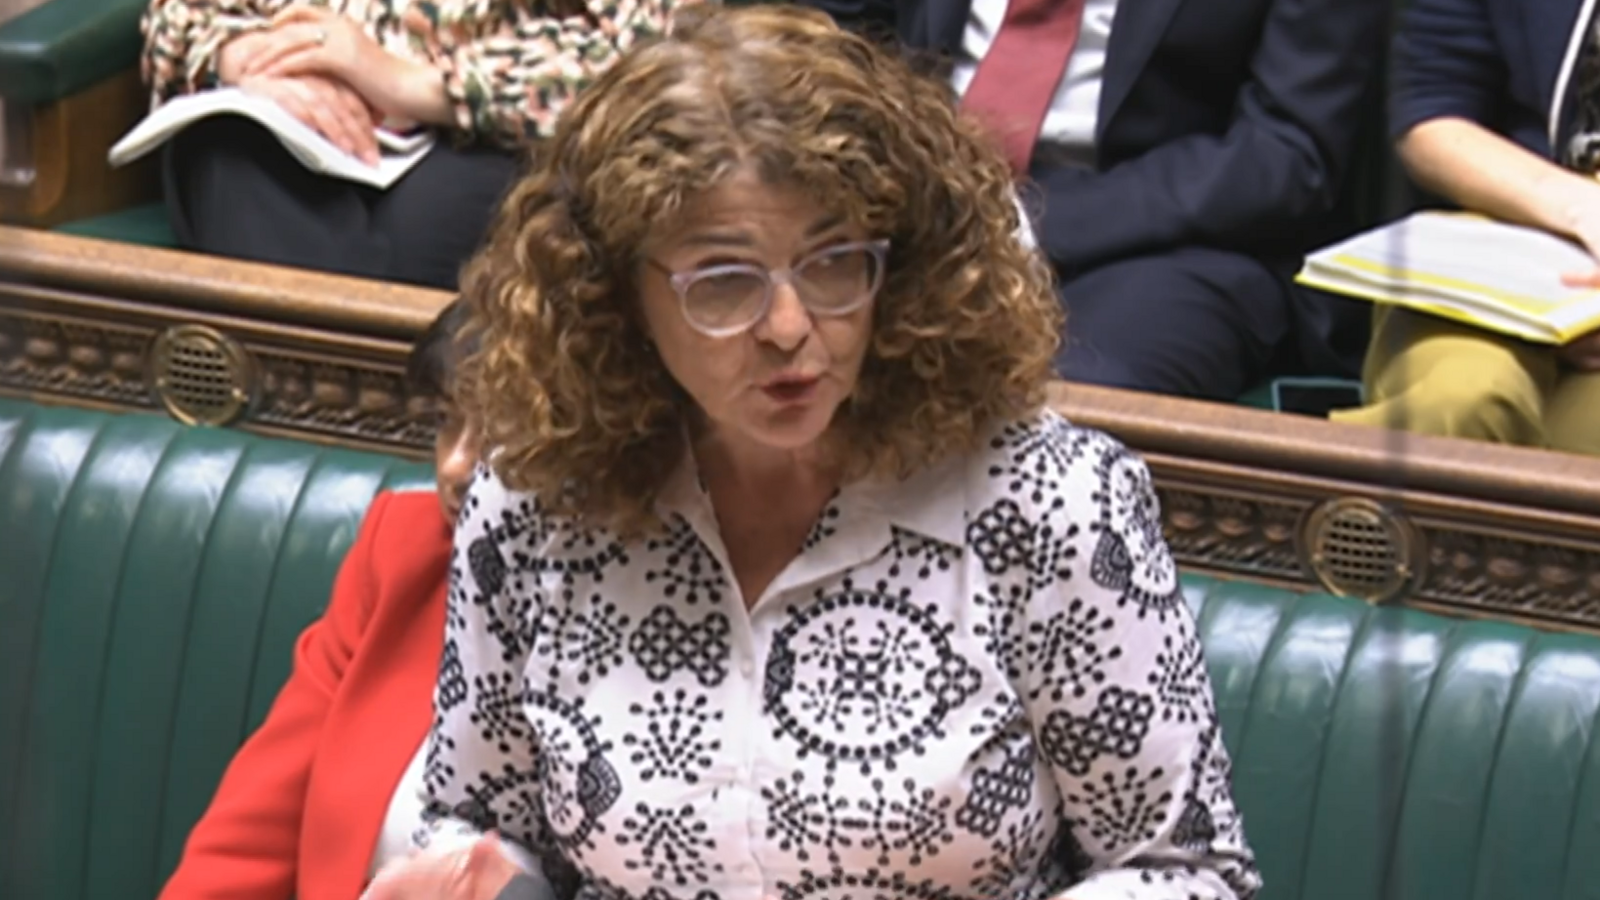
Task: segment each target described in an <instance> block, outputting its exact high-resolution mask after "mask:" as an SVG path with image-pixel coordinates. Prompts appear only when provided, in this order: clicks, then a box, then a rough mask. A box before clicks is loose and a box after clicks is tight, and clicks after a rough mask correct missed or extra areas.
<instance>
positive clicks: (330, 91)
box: [239, 75, 380, 166]
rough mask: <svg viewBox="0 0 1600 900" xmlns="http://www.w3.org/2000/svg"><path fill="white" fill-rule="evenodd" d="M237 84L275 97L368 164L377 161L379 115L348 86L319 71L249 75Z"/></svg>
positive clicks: (291, 111) (285, 107)
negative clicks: (282, 75) (296, 74)
mask: <svg viewBox="0 0 1600 900" xmlns="http://www.w3.org/2000/svg"><path fill="white" fill-rule="evenodd" d="M239 87H240V89H242V90H245V91H248V92H250V93H252V94H257V95H260V96H262V97H269V98H271V99H272V100H274V101H276V102H277V104H278V105H279V106H281V107H283V109H284V111H285V112H287V113H288V114H289V115H291V116H294V117H295V118H296V119H299V120H300V121H302V122H304V123H306V124H307V125H309V126H311V127H312V128H313V129H315V130H316V131H317V133H319V134H321V135H322V136H323V137H325V138H327V139H328V141H329V142H330V143H332V144H333V145H334V146H335V147H338V148H339V149H340V150H343V151H344V152H346V153H348V154H350V155H351V156H354V157H355V158H357V159H359V160H361V161H362V162H364V163H366V164H367V165H369V166H370V165H375V164H376V163H377V162H378V137H377V135H376V134H374V132H373V129H374V128H375V127H376V126H377V124H378V121H379V119H380V116H379V114H378V113H377V111H376V110H374V109H373V108H372V107H371V106H368V105H367V102H366V101H365V100H363V99H362V97H361V95H360V94H359V93H357V92H356V91H355V90H354V89H353V88H351V87H350V86H348V85H346V84H342V83H340V82H338V81H335V80H333V79H331V78H324V77H322V76H318V75H304V76H300V77H293V78H275V77H269V76H262V75H250V76H246V77H245V78H244V79H243V80H242V81H240V82H239Z"/></svg>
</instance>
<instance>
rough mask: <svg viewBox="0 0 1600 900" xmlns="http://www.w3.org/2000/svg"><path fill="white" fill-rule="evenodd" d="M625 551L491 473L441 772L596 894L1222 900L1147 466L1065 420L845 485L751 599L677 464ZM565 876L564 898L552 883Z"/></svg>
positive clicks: (1210, 800) (477, 528)
mask: <svg viewBox="0 0 1600 900" xmlns="http://www.w3.org/2000/svg"><path fill="white" fill-rule="evenodd" d="M658 509H659V510H660V512H661V513H662V516H663V519H664V521H665V522H666V523H667V527H666V528H665V529H664V531H663V532H662V533H660V534H657V535H655V536H654V537H652V538H650V539H648V540H632V541H623V540H620V539H618V538H617V537H615V536H614V535H612V534H610V533H608V532H605V531H598V530H588V529H586V528H583V527H579V526H577V525H575V524H574V523H573V522H572V521H570V520H568V519H565V518H560V517H556V516H554V515H552V514H550V513H548V512H546V511H544V510H543V509H542V508H541V506H540V504H539V502H538V501H537V499H536V498H534V497H532V496H530V495H527V494H522V493H516V492H512V491H510V490H508V489H506V488H505V487H504V486H503V485H502V484H501V483H500V482H499V481H498V480H496V479H495V478H494V477H493V476H492V475H489V474H487V473H486V472H480V474H479V476H478V477H477V479H476V480H475V482H474V484H473V486H472V488H471V490H470V492H469V494H468V496H467V500H466V506H465V511H464V512H463V515H462V520H461V524H460V528H459V530H458V531H457V544H456V554H455V559H454V562H453V566H452V572H451V588H450V608H449V614H448V617H447V625H446V633H445V634H446V640H445V649H444V656H443V662H442V664H441V668H440V682H439V686H438V694H437V702H438V715H437V719H436V725H435V729H434V732H433V735H432V744H431V749H430V751H429V757H428V761H427V772H426V776H425V781H426V784H427V790H428V796H429V801H430V810H431V816H430V817H429V818H430V821H429V822H428V823H427V824H426V825H424V826H423V827H421V828H419V829H418V833H417V835H416V839H417V841H418V843H419V844H420V845H423V846H426V845H427V844H428V842H429V840H430V834H432V833H433V831H434V830H443V831H449V832H459V830H460V829H461V828H462V827H463V825H464V823H470V825H471V826H473V827H476V828H491V827H492V828H496V829H498V830H499V832H500V833H501V834H502V835H505V836H507V837H509V838H511V839H514V840H516V841H518V842H520V843H522V844H523V845H525V846H527V847H530V848H532V849H533V850H534V851H535V852H536V853H538V854H539V856H540V858H541V861H543V862H544V864H545V867H546V871H547V872H549V873H551V874H552V876H553V878H555V869H556V868H558V867H560V868H564V869H566V870H567V875H568V876H569V877H575V878H576V880H577V881H578V882H580V883H581V884H582V888H581V890H580V892H579V895H578V896H579V897H580V898H585V900H622V898H638V900H768V898H779V900H806V898H823V900H957V898H972V900H1005V898H1018V900H1034V898H1045V897H1056V896H1060V895H1063V894H1064V893H1065V894H1066V895H1068V896H1070V897H1071V898H1072V900H1110V898H1118V900H1122V898H1150V900H1156V898H1162V900H1195V898H1205V900H1219V898H1226V900H1234V898H1241V897H1247V896H1249V895H1250V894H1251V893H1252V892H1253V891H1254V889H1255V886H1256V885H1257V884H1258V878H1257V875H1256V872H1255V869H1254V865H1253V861H1252V858H1251V855H1250V852H1249V850H1248V848H1247V847H1246V845H1245V840H1244V834H1243V828H1242V825H1241V822H1240V819H1239V816H1238V814H1237V813H1236V811H1235V808H1234V805H1233V801H1232V798H1231V795H1230V788H1229V776H1228V760H1227V755H1226V751H1225V750H1224V748H1223V744H1222V742H1221V738H1220V735H1219V729H1218V723H1217V716H1216V712H1215V709H1214V707H1213V701H1212V697H1211V691H1210V686H1209V683H1208V681H1207V678H1206V673H1205V668H1204V664H1203V660H1202V657H1201V650H1200V645H1199V642H1198V640H1197V637H1196V630H1195V626H1194V622H1193V620H1192V617H1191V615H1190V613H1189V611H1188V608H1187V606H1186V605H1185V603H1184V601H1183V598H1182V594H1181V591H1180V588H1179V585H1178V580H1177V570H1176V567H1175V565H1174V563H1173V560H1172V557H1171V555H1170V554H1169V552H1168V550H1167V548H1166V545H1165V543H1164V541H1163V538H1162V534H1161V525H1160V521H1161V519H1160V516H1159V514H1158V510H1157V507H1156V500H1155V495H1154V492H1153V490H1152V488H1151V484H1150V478H1149V474H1148V472H1147V470H1146V469H1145V466H1144V464H1143V463H1142V462H1140V461H1139V460H1138V459H1137V458H1136V457H1134V456H1133V455H1131V454H1129V453H1128V452H1127V451H1126V450H1125V449H1124V448H1123V447H1121V446H1120V445H1119V444H1117V443H1116V442H1115V441H1113V440H1111V439H1110V438H1107V437H1105V436H1104V435H1101V434H1098V433H1096V432H1091V431H1086V430H1083V429H1078V428H1074V427H1072V426H1070V425H1068V424H1067V423H1066V422H1064V421H1062V420H1061V419H1060V418H1058V417H1056V416H1055V415H1053V414H1049V413H1045V414H1041V415H1040V416H1039V417H1038V418H1036V419H1034V420H1031V421H1028V422H1024V423H1019V424H1013V425H1010V426H1007V427H1005V428H1002V429H998V430H996V431H995V432H994V433H993V434H992V436H991V438H990V439H988V440H986V441H985V442H984V443H983V444H982V445H981V449H980V450H978V451H977V452H975V453H973V454H971V455H968V456H961V457H957V458H953V459H950V460H948V461H947V462H945V463H944V464H941V465H939V466H936V467H934V468H932V469H929V470H927V471H924V472H922V473H921V474H918V475H916V476H914V477H913V478H911V479H910V480H908V481H906V482H903V483H896V484H887V483H858V484H854V485H851V486H847V487H845V488H844V489H843V490H841V491H840V492H839V494H838V495H837V496H836V497H835V498H834V500H833V501H832V502H830V503H829V505H828V506H827V508H826V510H825V511H824V512H823V514H822V515H821V517H820V518H819V520H818V522H817V525H816V527H815V529H814V530H813V532H812V533H811V535H810V537H809V538H808V539H807V540H806V541H805V543H804V546H803V548H802V549H801V550H800V552H799V555H798V556H797V557H796V558H795V559H794V560H793V561H792V562H791V563H790V565H789V566H788V567H787V568H786V569H784V570H783V572H782V573H780V574H779V575H778V576H777V578H776V579H775V580H774V581H773V582H772V584H771V585H770V586H769V587H768V588H767V589H766V590H765V592H764V593H763V594H762V596H760V597H759V598H754V603H752V604H749V605H748V607H747V604H746V602H745V599H744V598H742V597H741V596H740V594H739V588H738V586H737V584H736V582H735V581H734V579H732V578H731V577H729V575H728V573H729V571H730V567H729V565H728V563H727V553H726V551H725V550H724V545H723V542H722V539H721V536H720V533H719V531H718V528H717V523H716V519H715V514H714V512H713V509H712V506H711V503H710V499H709V497H708V496H707V495H706V494H705V493H704V491H703V490H702V488H701V487H700V484H699V479H698V477H697V476H696V474H695V471H694V467H693V464H692V463H686V464H685V465H684V466H682V467H680V469H679V470H678V472H677V473H676V474H675V475H674V477H673V478H672V480H671V481H670V482H669V484H668V485H667V486H666V488H665V489H664V491H663V493H662V496H661V498H660V500H659V503H658ZM556 880H558V882H559V880H560V879H559V878H556Z"/></svg>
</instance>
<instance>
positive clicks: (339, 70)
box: [246, 6, 449, 123]
mask: <svg viewBox="0 0 1600 900" xmlns="http://www.w3.org/2000/svg"><path fill="white" fill-rule="evenodd" d="M268 33H269V34H271V35H273V36H275V37H274V41H273V43H272V46H271V47H270V48H269V49H267V50H265V51H262V52H259V53H257V54H255V55H254V56H252V58H251V59H250V62H249V64H248V66H247V68H246V74H247V75H248V74H259V75H263V76H268V77H274V78H287V77H297V76H302V75H321V76H324V77H327V78H333V79H336V80H338V81H342V82H344V83H345V84H348V85H350V86H351V87H352V88H354V89H355V90H356V92H357V93H359V94H360V95H361V96H362V97H364V98H366V100H367V102H368V103H369V104H371V105H372V106H374V107H376V108H377V109H379V110H381V111H382V112H384V113H385V114H388V115H393V116H396V117H399V118H404V119H409V120H413V121H419V122H434V123H440V122H448V121H449V118H448V115H449V110H448V106H447V105H446V104H445V99H444V87H443V80H442V78H441V77H440V75H439V73H438V71H437V70H435V69H434V68H433V67H432V66H429V65H427V64H425V63H420V62H415V61H413V60H409V59H403V58H401V57H399V56H396V55H394V54H393V53H390V52H389V51H387V50H385V49H383V47H381V46H379V44H378V42H377V41H375V40H373V39H372V37H371V36H369V35H368V34H367V33H366V32H365V31H364V30H362V28H361V26H360V25H358V24H356V23H355V22H354V21H352V20H351V19H348V18H346V17H344V16H342V15H339V14H338V13H335V12H331V11H329V10H327V9H324V8H322V7H313V6H291V7H289V8H288V9H285V10H284V11H283V12H281V13H279V14H278V16H277V17H276V18H275V19H273V20H272V30H271V31H270V32H268ZM441 116H444V118H443V119H441Z"/></svg>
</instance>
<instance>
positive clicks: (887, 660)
mask: <svg viewBox="0 0 1600 900" xmlns="http://www.w3.org/2000/svg"><path fill="white" fill-rule="evenodd" d="M930 613H931V610H927V609H922V608H918V607H915V606H913V605H912V604H911V603H910V602H909V601H907V600H905V599H903V598H897V597H886V596H883V595H880V594H867V593H861V592H849V593H839V594H832V595H829V596H825V597H822V598H820V599H819V600H818V602H816V603H814V604H812V605H811V606H809V607H804V608H802V609H800V610H798V611H795V612H793V613H791V617H790V619H789V621H788V622H787V623H785V624H784V626H783V628H781V629H779V631H778V633H777V634H776V635H774V636H773V642H772V644H773V650H772V655H771V657H770V659H769V662H768V666H767V682H768V683H767V689H766V698H767V701H768V710H767V711H768V712H769V713H770V714H771V715H772V716H773V717H774V718H775V719H776V720H777V725H778V733H779V734H780V735H787V736H789V737H792V738H794V739H795V740H797V741H798V742H799V744H800V750H799V752H800V753H801V755H802V756H806V755H810V754H816V755H818V756H820V757H822V758H823V759H824V760H826V761H827V765H828V766H829V767H830V768H831V767H832V766H834V765H836V764H838V763H841V762H849V761H856V762H859V763H860V765H861V767H862V771H863V772H866V771H868V769H869V767H870V766H869V764H870V763H871V762H873V761H882V762H884V763H885V764H886V765H887V766H888V768H890V769H892V768H894V758H895V757H896V756H898V755H899V754H901V753H904V752H906V751H907V750H911V749H913V748H914V747H916V746H918V745H919V744H920V743H921V742H922V741H925V740H927V739H929V738H932V737H936V736H938V735H939V734H941V733H942V728H943V725H944V719H945V717H946V715H947V714H948V713H949V711H950V710H951V709H954V708H956V707H958V706H960V705H961V704H962V703H964V702H965V701H966V699H967V698H968V697H970V696H972V694H973V693H975V692H976V691H977V690H978V688H979V687H980V685H981V681H982V679H981V677H980V676H979V675H978V672H977V670H976V669H974V668H973V666H972V665H971V664H970V663H968V662H967V661H966V659H965V658H963V657H962V656H961V655H960V654H958V653H957V652H956V651H955V649H954V648H953V647H952V646H951V644H950V639H949V638H950V627H949V626H948V625H941V624H939V623H937V622H935V621H934V620H933V619H932V618H931V616H930Z"/></svg>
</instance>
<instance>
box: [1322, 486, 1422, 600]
mask: <svg viewBox="0 0 1600 900" xmlns="http://www.w3.org/2000/svg"><path fill="white" fill-rule="evenodd" d="M1300 537H1301V544H1300V546H1301V548H1302V554H1303V556H1304V559H1305V563H1306V567H1307V568H1308V569H1310V570H1311V574H1312V575H1314V576H1315V577H1316V580H1317V581H1318V582H1320V583H1321V584H1322V586H1323V588H1325V589H1326V590H1328V592H1330V593H1333V594H1338V595H1340V596H1344V597H1360V598H1361V599H1363V600H1366V601H1368V602H1371V603H1387V602H1388V601H1390V600H1394V599H1396V598H1398V597H1400V596H1402V595H1404V594H1405V593H1406V592H1407V591H1408V590H1410V589H1411V587H1412V586H1413V585H1414V584H1415V583H1416V581H1417V578H1418V576H1419V574H1420V569H1421V555H1420V552H1419V550H1420V548H1419V545H1418V541H1417V539H1416V535H1415V533H1414V532H1413V531H1412V529H1411V527H1410V524H1409V523H1407V522H1406V521H1405V519H1404V518H1403V517H1401V516H1399V515H1397V514H1395V513H1394V512H1393V511H1392V510H1390V509H1388V508H1387V507H1384V506H1382V505H1380V504H1378V503H1374V502H1373V501H1371V500H1367V499H1364V498H1359V497H1344V498H1340V499H1337V500H1329V501H1328V502H1326V503H1323V504H1322V505H1321V506H1318V507H1316V508H1315V509H1313V510H1312V511H1311V513H1310V515H1308V516H1307V517H1306V521H1305V525H1304V526H1303V528H1302V530H1301V535H1300Z"/></svg>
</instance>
